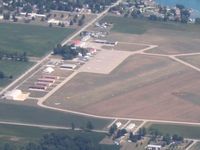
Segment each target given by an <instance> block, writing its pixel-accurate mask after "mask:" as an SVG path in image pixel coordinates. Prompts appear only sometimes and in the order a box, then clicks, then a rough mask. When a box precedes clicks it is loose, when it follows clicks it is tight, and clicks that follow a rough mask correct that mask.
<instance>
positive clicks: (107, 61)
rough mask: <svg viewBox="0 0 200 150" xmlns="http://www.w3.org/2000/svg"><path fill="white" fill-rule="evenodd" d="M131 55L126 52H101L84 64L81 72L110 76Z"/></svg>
mask: <svg viewBox="0 0 200 150" xmlns="http://www.w3.org/2000/svg"><path fill="white" fill-rule="evenodd" d="M129 55H131V53H129V52H124V51H106V50H101V51H100V52H98V54H97V55H95V56H94V58H92V59H91V60H90V61H88V62H87V63H86V64H84V65H83V66H82V67H81V68H80V69H79V71H80V72H91V73H101V74H109V73H110V72H111V71H112V70H113V69H115V68H116V67H117V66H118V65H119V64H120V63H121V62H123V61H124V60H125V59H126V58H127V57H128V56H129Z"/></svg>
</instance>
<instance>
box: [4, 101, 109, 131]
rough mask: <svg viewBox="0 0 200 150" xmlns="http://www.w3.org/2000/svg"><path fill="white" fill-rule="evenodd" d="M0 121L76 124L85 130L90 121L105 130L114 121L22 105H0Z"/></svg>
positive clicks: (58, 124)
mask: <svg viewBox="0 0 200 150" xmlns="http://www.w3.org/2000/svg"><path fill="white" fill-rule="evenodd" d="M0 114H1V116H0V121H10V122H22V123H33V124H43V125H55V126H65V127H66V126H67V127H71V123H74V125H75V127H78V128H85V127H86V124H87V122H88V121H90V122H91V123H92V124H93V126H94V129H103V128H104V127H106V126H107V125H108V124H109V123H110V122H111V121H112V120H107V119H98V118H91V117H86V116H80V115H74V114H70V113H65V112H58V111H53V110H50V109H44V108H39V107H36V106H35V107H34V106H33V107H32V106H25V105H22V104H21V103H20V104H6V103H3V102H2V103H1V104H0Z"/></svg>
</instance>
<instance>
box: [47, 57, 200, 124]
mask: <svg viewBox="0 0 200 150" xmlns="http://www.w3.org/2000/svg"><path fill="white" fill-rule="evenodd" d="M141 60H142V61H141ZM199 79H200V75H199V74H198V72H196V71H193V70H192V69H190V68H188V67H185V66H184V65H181V64H180V63H178V62H175V61H173V60H171V59H169V58H166V57H157V56H146V55H141V54H137V55H134V56H130V57H129V58H128V59H126V60H125V61H124V62H123V63H122V64H120V65H119V66H118V67H117V68H116V69H115V70H114V71H112V72H111V73H110V74H108V75H101V74H94V73H93V74H92V73H79V74H78V75H76V76H75V77H74V78H73V79H72V80H71V81H69V82H68V83H67V84H65V85H64V86H63V87H62V88H61V89H59V90H58V91H57V92H56V93H54V94H53V95H52V96H51V97H49V99H48V100H47V101H46V102H45V104H47V105H50V106H53V107H59V108H64V109H70V110H75V111H81V112H85V113H90V114H96V115H104V116H116V117H131V118H139V119H141V118H145V119H160V120H176V121H200V120H199V116H198V114H199V113H200V101H198V98H200V95H199V94H198V93H200V91H199V88H198V86H199V81H200V80H199ZM188 81H189V82H188ZM76 91H78V92H76ZM58 93H59V94H58ZM158 93H159V94H158ZM188 97H190V99H188ZM55 103H60V105H55Z"/></svg>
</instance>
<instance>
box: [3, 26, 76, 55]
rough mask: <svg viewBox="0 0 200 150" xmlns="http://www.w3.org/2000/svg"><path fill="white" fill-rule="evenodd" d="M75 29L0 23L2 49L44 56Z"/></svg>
mask: <svg viewBox="0 0 200 150" xmlns="http://www.w3.org/2000/svg"><path fill="white" fill-rule="evenodd" d="M73 31H74V29H70V28H49V27H44V26H37V25H25V24H8V23H1V24H0V50H1V51H7V52H21V53H23V52H26V53H27V54H28V55H29V56H35V57H42V56H44V55H45V54H47V53H48V52H50V50H52V48H53V47H54V46H55V45H56V44H58V43H59V42H61V41H62V40H63V39H64V38H65V37H67V35H69V34H71V33H72V32H73Z"/></svg>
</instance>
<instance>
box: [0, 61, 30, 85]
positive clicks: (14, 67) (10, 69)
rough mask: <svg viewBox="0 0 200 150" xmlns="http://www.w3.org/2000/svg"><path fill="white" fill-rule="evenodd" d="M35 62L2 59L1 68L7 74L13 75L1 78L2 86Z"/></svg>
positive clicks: (0, 83)
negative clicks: (9, 77)
mask: <svg viewBox="0 0 200 150" xmlns="http://www.w3.org/2000/svg"><path fill="white" fill-rule="evenodd" d="M32 65H33V63H31V62H13V61H7V60H0V70H1V71H3V72H4V73H5V75H6V76H10V75H12V76H13V79H8V78H5V79H0V87H3V86H5V85H7V84H8V83H10V82H12V81H13V80H14V79H16V78H17V77H18V76H19V75H21V74H22V73H23V72H25V70H27V69H28V68H29V67H30V66H32Z"/></svg>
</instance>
